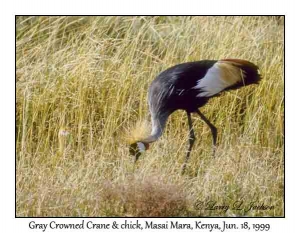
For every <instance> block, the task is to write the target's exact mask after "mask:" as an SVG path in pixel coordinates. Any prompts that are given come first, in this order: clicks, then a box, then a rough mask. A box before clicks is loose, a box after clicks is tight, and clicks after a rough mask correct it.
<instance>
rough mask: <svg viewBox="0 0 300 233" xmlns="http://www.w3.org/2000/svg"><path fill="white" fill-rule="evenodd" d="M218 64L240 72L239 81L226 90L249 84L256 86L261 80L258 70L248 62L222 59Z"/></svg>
mask: <svg viewBox="0 0 300 233" xmlns="http://www.w3.org/2000/svg"><path fill="white" fill-rule="evenodd" d="M218 63H220V64H222V63H223V64H228V65H230V66H232V68H233V67H236V68H239V69H240V70H241V71H242V72H240V75H239V76H240V77H239V80H238V81H237V82H236V83H235V84H233V85H232V86H229V87H228V88H226V89H236V88H239V87H242V86H246V85H250V84H258V83H259V81H260V79H261V76H260V73H259V68H258V67H257V66H256V65H255V64H253V63H251V62H249V61H246V60H242V59H223V60H220V61H219V62H218ZM221 66H222V65H221ZM225 73H226V72H225Z"/></svg>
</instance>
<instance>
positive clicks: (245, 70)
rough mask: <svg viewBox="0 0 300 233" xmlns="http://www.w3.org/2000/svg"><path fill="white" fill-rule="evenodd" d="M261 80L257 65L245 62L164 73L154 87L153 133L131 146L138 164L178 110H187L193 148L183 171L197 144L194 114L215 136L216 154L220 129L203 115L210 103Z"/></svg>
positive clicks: (190, 64)
mask: <svg viewBox="0 0 300 233" xmlns="http://www.w3.org/2000/svg"><path fill="white" fill-rule="evenodd" d="M259 80H260V75H259V70H258V67H257V66H256V65H254V64H253V63H251V62H249V61H246V60H241V59H222V60H202V61H195V62H187V63H182V64H178V65H175V66H173V67H170V68H168V69H167V70H165V71H163V72H161V73H160V74H159V75H158V76H157V77H156V79H155V80H154V81H153V82H152V83H151V85H150V88H149V93H148V104H149V110H150V114H151V123H152V131H151V134H150V135H149V136H148V137H146V138H141V139H140V140H138V141H136V142H134V143H132V144H131V145H130V149H129V151H130V154H131V155H133V156H135V161H137V160H138V158H139V157H140V155H141V153H142V152H144V151H145V150H147V149H148V148H149V144H150V143H152V142H155V141H156V140H157V139H158V138H159V137H160V136H161V135H162V133H163V131H164V128H165V126H166V122H167V119H168V117H169V116H170V115H171V114H172V113H173V112H175V111H176V110H179V109H181V110H184V111H186V114H187V119H188V125H189V148H188V151H187V154H186V158H185V162H184V164H183V167H182V173H184V171H185V168H186V164H187V162H188V160H189V157H190V153H191V150H192V147H193V144H194V142H195V139H196V138H195V133H194V130H193V125H192V118H191V113H196V114H198V115H199V116H200V117H201V119H202V120H203V121H204V122H205V123H206V124H207V125H208V126H209V128H210V130H211V133H212V142H213V143H212V144H213V154H215V150H216V143H217V128H216V127H215V126H214V125H213V124H212V123H211V122H210V121H209V120H208V119H207V118H206V117H205V116H204V115H203V114H202V113H201V112H200V111H199V108H200V107H202V106H204V105H205V104H206V103H207V101H208V100H209V99H210V98H212V97H215V96H217V95H218V94H219V93H220V92H222V91H225V90H232V89H237V88H240V87H243V86H247V85H250V84H257V83H258V82H259Z"/></svg>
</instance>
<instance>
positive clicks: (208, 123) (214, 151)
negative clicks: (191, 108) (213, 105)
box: [196, 109, 217, 156]
mask: <svg viewBox="0 0 300 233" xmlns="http://www.w3.org/2000/svg"><path fill="white" fill-rule="evenodd" d="M196 113H198V115H199V116H200V117H201V119H202V120H203V121H204V122H205V123H206V124H207V125H208V126H209V128H210V130H211V133H212V137H213V156H214V155H215V153H216V145H217V128H216V127H215V126H214V125H213V124H212V123H210V121H209V120H208V119H207V118H206V117H205V116H204V115H203V114H202V113H201V112H200V111H199V110H198V109H197V110H196Z"/></svg>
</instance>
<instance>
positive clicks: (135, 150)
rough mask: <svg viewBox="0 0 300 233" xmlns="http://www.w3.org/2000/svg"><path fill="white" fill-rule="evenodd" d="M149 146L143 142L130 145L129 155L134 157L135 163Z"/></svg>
mask: <svg viewBox="0 0 300 233" xmlns="http://www.w3.org/2000/svg"><path fill="white" fill-rule="evenodd" d="M146 149H147V146H146V145H145V144H144V143H143V142H136V143H133V144H131V145H130V147H129V153H130V154H131V155H132V156H134V162H136V161H137V160H138V159H139V157H140V156H141V155H142V153H143V152H145V151H146Z"/></svg>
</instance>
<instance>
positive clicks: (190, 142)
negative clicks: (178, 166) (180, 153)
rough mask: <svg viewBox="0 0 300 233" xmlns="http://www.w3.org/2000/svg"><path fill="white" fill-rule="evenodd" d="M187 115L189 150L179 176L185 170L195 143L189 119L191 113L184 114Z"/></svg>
mask: <svg viewBox="0 0 300 233" xmlns="http://www.w3.org/2000/svg"><path fill="white" fill-rule="evenodd" d="M186 113H187V117H188V122H189V144H190V145H189V150H188V152H187V154H186V157H185V161H184V164H183V166H182V170H181V174H184V172H185V168H186V164H187V162H188V160H189V158H190V154H191V151H192V147H193V145H194V142H195V139H196V137H195V133H194V129H193V123H192V118H191V113H190V112H186Z"/></svg>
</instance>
